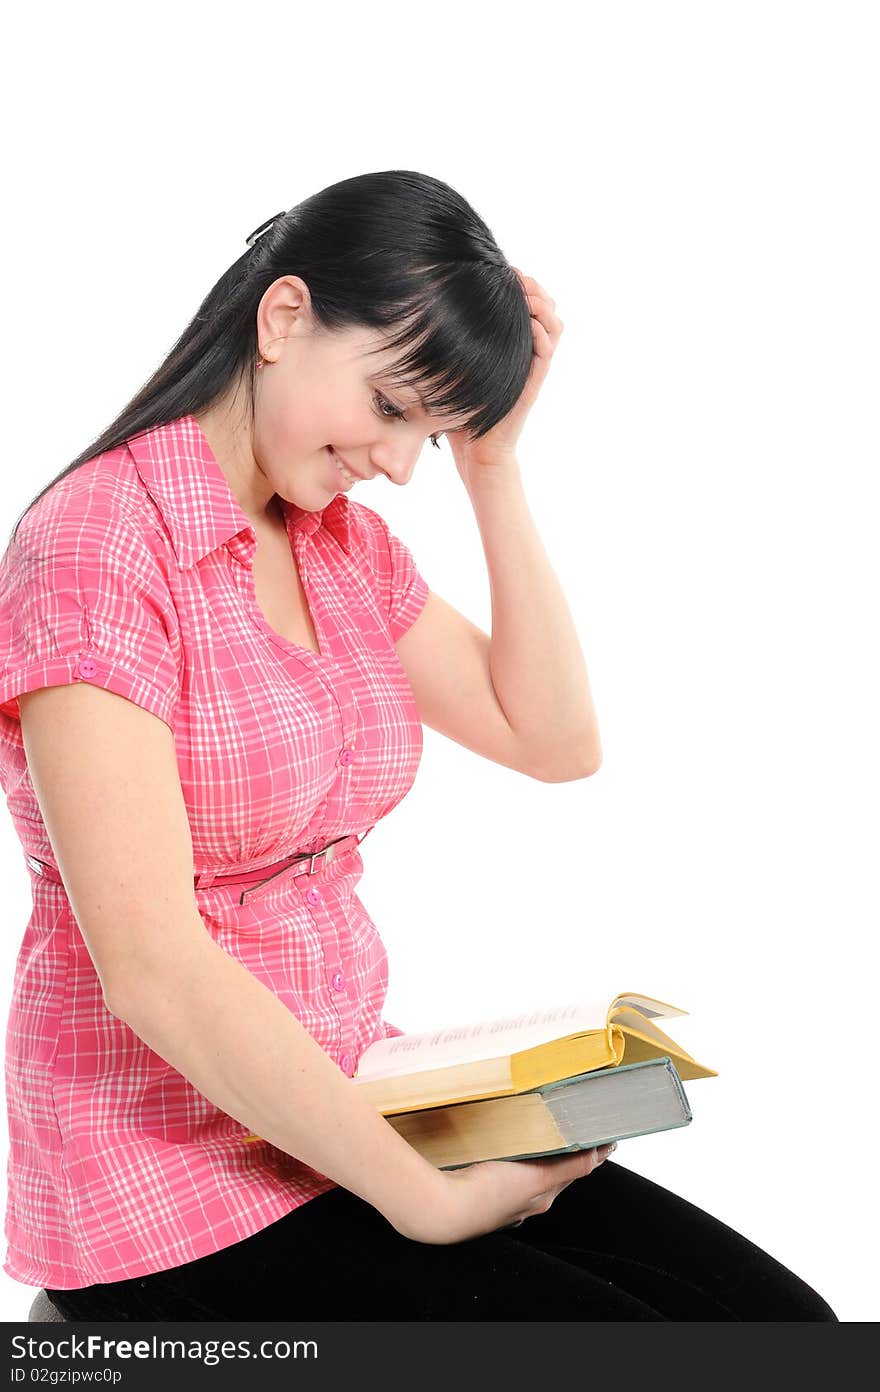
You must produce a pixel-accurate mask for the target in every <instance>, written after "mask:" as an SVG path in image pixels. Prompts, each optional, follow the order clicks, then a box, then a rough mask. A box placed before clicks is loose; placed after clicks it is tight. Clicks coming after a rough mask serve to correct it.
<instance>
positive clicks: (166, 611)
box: [0, 517, 180, 725]
mask: <svg viewBox="0 0 880 1392" xmlns="http://www.w3.org/2000/svg"><path fill="white" fill-rule="evenodd" d="M64 542H65V543H66V545H64V544H63V545H62V547H61V548H60V549H57V550H56V549H53V548H52V547H50V546H49V545H48V544H47V541H46V537H45V536H42V537H40V536H39V535H38V536H37V537H30V538H29V539H28V540H25V541H23V542H19V541H17V540H13V541H12V542H11V543H10V545H9V547H8V548H7V550H6V552H5V553H4V555H3V557H2V560H0V716H5V717H8V718H12V719H14V720H19V719H20V715H21V712H20V707H19V703H18V697H19V696H20V695H21V694H22V693H24V692H26V691H35V690H37V688H39V687H42V686H63V685H67V684H68V683H73V682H81V681H86V682H91V683H92V684H93V685H95V686H103V687H104V688H105V689H106V690H107V691H114V692H116V693H117V694H118V695H120V696H125V697H126V698H127V699H128V700H129V701H133V702H134V703H135V704H136V705H139V706H143V708H144V709H145V710H148V711H151V712H152V714H154V715H157V716H158V717H159V719H160V720H163V721H165V723H166V724H168V725H172V721H173V712H174V706H175V703H176V701H177V698H178V695H179V690H180V686H179V664H178V654H179V651H180V643H179V629H178V626H177V622H176V610H175V608H174V603H173V599H172V596H171V591H170V589H169V586H168V582H167V580H166V579H165V576H164V572H163V567H162V565H161V564H160V561H159V559H158V557H157V555H156V552H155V550H154V545H153V542H152V540H151V538H149V537H148V536H145V535H143V534H142V533H141V532H140V531H139V530H138V528H137V527H136V526H135V524H134V523H133V522H132V521H129V520H127V519H125V518H121V517H120V518H117V519H116V521H115V523H113V522H112V520H111V519H109V518H108V520H107V523H106V525H105V526H102V527H101V528H100V529H97V528H94V527H91V528H89V529H83V532H82V533H81V535H80V536H79V538H78V544H77V545H76V548H75V549H67V548H68V547H69V545H70V534H69V533H68V535H67V536H66V537H65V538H64Z"/></svg>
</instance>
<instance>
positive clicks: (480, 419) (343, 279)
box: [12, 169, 533, 540]
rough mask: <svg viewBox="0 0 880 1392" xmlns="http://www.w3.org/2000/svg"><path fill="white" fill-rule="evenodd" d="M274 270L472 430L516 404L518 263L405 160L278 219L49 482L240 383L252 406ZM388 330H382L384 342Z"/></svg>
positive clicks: (456, 199) (451, 193)
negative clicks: (372, 334)
mask: <svg viewBox="0 0 880 1392" xmlns="http://www.w3.org/2000/svg"><path fill="white" fill-rule="evenodd" d="M284 275H298V276H301V277H302V279H303V280H304V281H305V283H306V284H307V286H308V288H309V293H310V296H311V303H312V309H313V312H314V315H315V320H316V323H317V324H318V327H319V329H321V330H326V331H330V332H332V331H333V330H337V329H347V328H351V327H362V326H366V327H368V328H373V329H376V330H379V331H382V335H383V338H382V346H383V347H385V348H390V349H391V350H392V351H394V352H395V353H397V352H398V351H402V350H407V351H406V352H403V355H402V357H400V358H395V367H394V371H393V372H391V373H390V374H388V375H389V377H390V379H391V380H392V381H396V382H397V383H398V384H400V385H407V386H412V387H415V388H416V390H419V389H420V394H421V396H422V398H423V400H424V402H425V407H426V409H427V410H428V411H429V412H431V413H436V414H439V415H444V414H449V415H452V416H454V417H455V418H458V417H462V419H463V420H466V421H467V426H466V427H462V428H466V429H467V431H468V433H469V435H470V437H471V438H472V439H475V440H477V439H480V438H482V436H483V435H485V434H486V433H487V431H489V430H491V428H492V427H493V426H494V425H496V424H497V423H498V421H500V420H501V419H502V418H503V417H504V416H506V415H507V413H508V412H509V411H510V410H511V409H512V408H513V406H514V404H515V402H516V400H517V398H518V397H519V395H520V393H521V392H522V389H523V387H524V386H525V382H526V378H527V376H528V372H529V368H530V365H531V360H532V341H533V340H532V331H531V322H530V314H529V305H528V301H527V299H526V296H525V292H524V291H523V288H522V285H521V283H520V281H519V279H518V277H517V275H516V272H515V271H514V270H513V269H512V268H511V267H510V265H509V264H508V262H507V261H506V260H505V258H504V256H503V255H502V253H501V251H500V250H499V248H498V245H497V243H496V242H495V239H494V237H493V236H492V233H491V232H490V231H489V228H488V227H487V226H486V224H485V222H484V221H483V220H482V218H480V217H479V216H478V214H477V213H476V212H475V211H474V209H473V208H472V207H471V206H470V204H469V203H468V202H467V201H466V199H464V198H463V197H462V196H461V194H459V193H456V191H455V189H453V188H451V187H450V186H449V184H446V183H443V181H442V180H440V179H434V178H431V177H430V175H427V174H419V173H417V172H416V171H414V170H411V169H389V170H384V171H380V172H377V173H371V174H360V175H358V176H356V177H355V178H351V179H343V180H342V181H341V182H340V183H336V184H331V185H330V186H329V187H328V188H325V189H322V190H321V192H320V193H316V194H313V195H312V196H311V197H310V198H306V199H304V200H303V202H302V203H298V204H296V206H295V207H293V208H291V209H290V210H289V211H288V212H286V213H283V214H280V215H278V216H277V217H276V219H275V221H274V222H273V223H272V225H271V226H270V227H269V229H268V230H267V231H265V232H263V233H262V234H261V235H260V236H259V237H258V238H257V239H256V241H255V242H254V243H253V245H251V246H249V247H248V249H247V250H246V251H244V252H243V253H242V255H241V256H240V257H239V258H238V260H237V261H234V262H233V264H232V265H231V266H230V267H229V269H228V270H226V271H224V273H223V275H222V276H221V277H220V279H219V280H218V281H217V283H216V284H215V285H214V286H212V288H211V289H210V290H209V291H208V294H207V295H206V296H205V298H204V300H203V301H202V303H201V304H200V305H199V308H198V310H197V311H196V313H195V315H194V316H193V318H192V319H191V320H190V322H189V324H187V326H186V328H185V329H184V331H183V333H182V334H181V335H180V337H179V338H178V339H177V342H176V343H175V344H174V345H173V347H172V348H171V351H170V352H169V353H168V356H167V357H166V358H165V360H164V362H162V363H161V364H160V365H159V367H158V368H157V369H156V371H155V372H154V373H153V375H152V377H150V379H149V380H148V381H147V382H146V383H145V385H144V386H143V387H141V389H140V391H139V392H138V393H137V395H136V396H134V397H133V398H132V399H131V401H129V403H128V405H127V406H125V407H124V408H123V409H122V411H121V412H120V413H119V415H118V416H117V417H116V419H115V420H114V421H113V423H112V424H111V425H109V426H108V427H107V429H106V430H105V431H104V432H103V434H101V435H99V436H98V438H97V439H96V440H95V441H94V442H93V443H92V444H91V445H90V446H89V447H88V449H86V450H84V451H83V453H82V454H80V455H78V456H77V458H76V459H74V461H73V463H72V464H68V466H67V468H66V469H63V470H62V471H61V473H60V474H58V475H56V477H55V478H54V479H52V480H50V482H49V483H47V484H46V486H45V488H43V489H42V490H41V491H40V492H39V493H38V494H37V496H36V498H34V499H32V501H31V502H30V503H29V504H28V505H27V507H26V508H25V510H24V512H23V513H22V514H21V516H20V517H19V518H18V520H17V521H16V523H15V526H14V527H13V530H12V539H13V540H14V539H15V537H16V534H17V531H18V527H19V524H20V523H21V521H22V519H23V518H24V517H25V516H26V514H27V513H28V512H29V511H30V509H31V508H32V507H33V506H34V504H35V503H37V502H38V501H39V500H40V498H42V497H43V495H44V494H45V493H46V492H48V490H49V489H50V488H51V487H53V485H54V484H56V483H58V482H59V481H60V480H61V479H63V478H65V477H66V476H67V475H68V474H70V473H72V472H73V470H74V469H77V468H79V466H80V465H81V464H85V463H86V462H87V461H88V460H89V459H93V458H94V457H95V456H96V455H98V454H102V453H104V452H105V451H108V450H111V449H115V448H116V447H117V446H118V445H120V444H123V443H124V442H125V441H126V440H128V439H129V438H131V437H132V436H135V435H139V434H141V433H142V432H144V431H147V430H152V429H154V428H155V427H157V426H159V425H164V424H165V423H167V422H168V421H172V420H176V419H177V418H178V417H179V416H184V415H190V414H195V413H197V412H199V411H201V410H204V409H205V408H206V407H208V406H210V405H211V404H212V403H213V402H215V401H216V400H217V399H218V398H220V397H222V396H223V394H224V393H225V391H226V390H227V388H231V387H232V384H233V379H235V378H236V377H237V378H238V383H239V384H240V383H241V382H242V381H244V382H245V383H246V388H247V401H248V409H249V411H250V415H251V419H252V418H253V407H254V379H255V375H256V371H255V368H256V358H257V329H256V315H257V310H258V308H259V305H260V301H261V299H262V297H263V295H264V294H265V292H266V290H267V289H268V288H269V286H270V285H271V284H272V283H273V282H274V281H275V280H277V279H278V278H279V277H280V276H284ZM386 335H388V336H387V337H386Z"/></svg>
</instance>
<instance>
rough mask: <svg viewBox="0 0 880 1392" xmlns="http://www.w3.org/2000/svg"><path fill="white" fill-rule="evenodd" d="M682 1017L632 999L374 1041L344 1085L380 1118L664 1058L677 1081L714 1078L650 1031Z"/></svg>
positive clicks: (660, 1004) (632, 995) (649, 1000)
mask: <svg viewBox="0 0 880 1392" xmlns="http://www.w3.org/2000/svg"><path fill="white" fill-rule="evenodd" d="M687 1013H688V1012H687V1011H686V1010H681V1009H679V1008H678V1006H675V1005H668V1004H666V1002H665V1001H659V1000H655V999H654V998H653V997H651V996H645V995H641V994H638V993H636V992H635V991H625V992H623V993H622V994H620V995H618V996H615V997H614V998H613V1000H612V1001H611V1002H610V1004H609V1003H608V1002H607V1001H600V1000H592V1001H579V1002H576V1003H575V1004H573V1005H563V1006H558V1007H552V1008H550V1009H546V1010H537V1011H533V1012H531V1013H527V1014H524V1015H511V1016H507V1017H505V1018H502V1019H497V1020H486V1021H482V1022H480V1023H477V1024H472V1025H457V1026H454V1027H452V1028H449V1029H441V1030H428V1031H425V1032H424V1033H420V1034H400V1035H394V1036H392V1038H390V1039H377V1040H375V1041H374V1043H372V1044H370V1046H369V1047H368V1048H367V1049H365V1050H364V1052H363V1054H362V1055H361V1057H360V1060H359V1063H358V1068H357V1072H356V1074H355V1076H354V1078H353V1079H352V1082H353V1083H354V1085H355V1086H356V1087H357V1088H359V1089H360V1090H361V1091H362V1092H363V1093H364V1095H365V1096H366V1098H367V1100H368V1101H369V1102H371V1103H372V1104H373V1106H374V1107H375V1108H376V1110H377V1111H379V1112H381V1113H382V1114H383V1115H384V1116H393V1115H395V1114H396V1113H399V1112H413V1111H418V1110H419V1109H421V1108H423V1107H443V1106H449V1105H451V1104H453V1103H457V1102H475V1101H477V1100H479V1099H481V1098H490V1097H506V1096H511V1095H514V1094H516V1093H521V1092H527V1091H529V1090H530V1089H533V1088H537V1087H541V1086H543V1085H544V1084H546V1083H554V1082H559V1081H560V1079H563V1078H573V1077H575V1076H576V1075H577V1074H580V1073H592V1072H594V1071H595V1070H597V1069H600V1068H614V1067H616V1066H617V1065H619V1064H620V1063H622V1062H623V1060H624V1058H625V1059H626V1062H627V1063H640V1062H643V1061H644V1060H647V1059H656V1058H663V1057H666V1058H669V1059H671V1060H672V1062H673V1063H674V1065H675V1068H676V1071H677V1073H678V1076H679V1077H680V1078H682V1079H684V1080H687V1079H690V1078H714V1077H717V1076H718V1075H717V1073H716V1072H715V1070H714V1069H712V1068H706V1067H705V1066H704V1065H703V1064H701V1063H697V1061H696V1059H694V1058H692V1057H691V1055H690V1054H688V1053H687V1052H686V1051H685V1050H684V1049H682V1048H681V1046H680V1045H678V1044H676V1043H675V1041H674V1040H672V1039H670V1038H669V1036H668V1035H667V1034H664V1032H663V1031H662V1030H661V1029H659V1028H658V1026H657V1025H656V1024H655V1023H654V1021H655V1020H656V1019H658V1018H660V1017H664V1016H673V1015H686V1014H687Z"/></svg>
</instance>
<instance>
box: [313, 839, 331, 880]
mask: <svg viewBox="0 0 880 1392" xmlns="http://www.w3.org/2000/svg"><path fill="white" fill-rule="evenodd" d="M335 852H336V843H335V842H332V841H331V843H330V845H329V846H322V847H321V849H320V851H315V853H314V855H311V856H309V869H308V874H310V875H314V873H315V861H316V860H317V859H318V857H319V856H324V857H325V860H324V864H325V866H326V865H329V864H330V862H331V860H332V859H333V856H334V854H335Z"/></svg>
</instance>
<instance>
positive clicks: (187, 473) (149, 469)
mask: <svg viewBox="0 0 880 1392" xmlns="http://www.w3.org/2000/svg"><path fill="white" fill-rule="evenodd" d="M126 443H127V445H128V448H129V450H130V451H131V454H132V457H133V459H134V463H135V468H136V469H137V472H138V474H139V475H140V478H141V480H142V482H143V484H144V487H145V488H146V490H147V492H148V493H149V495H150V497H151V498H152V499H153V502H154V503H155V504H156V506H157V508H158V509H159V511H160V512H161V514H162V517H163V519H164V522H165V525H166V527H167V528H168V533H169V536H170V537H171V543H172V545H173V547H174V553H175V555H176V557H177V562H178V565H179V567H180V568H181V569H186V568H188V567H189V566H193V565H196V563H197V562H198V561H200V560H202V559H203V557H205V556H207V555H209V554H210V552H212V551H214V550H216V548H217V547H218V546H222V545H224V544H225V543H226V542H228V541H230V540H231V539H232V537H234V536H236V535H237V534H238V532H240V531H242V529H243V528H250V529H251V530H253V524H252V523H251V521H250V519H249V518H248V517H247V515H246V514H245V513H244V512H243V511H242V509H241V508H240V507H239V505H238V502H237V501H236V498H235V494H234V493H233V492H232V489H231V488H230V487H229V484H228V482H227V479H226V475H225V474H224V473H223V470H222V469H221V468H220V465H219V464H218V463H217V459H216V457H215V455H214V452H213V450H212V449H211V446H210V445H209V444H208V441H207V438H206V436H205V434H204V432H203V431H202V428H201V426H200V425H199V423H198V421H197V420H196V419H195V417H194V416H192V415H186V416H180V417H178V419H177V420H173V421H169V422H168V423H167V424H165V425H158V426H155V427H154V428H153V429H152V430H147V431H144V432H143V433H142V434H140V435H135V436H133V437H132V438H131V439H129V440H128V441H127V442H126ZM279 500H280V502H281V505H282V508H283V510H284V514H285V517H286V519H287V525H288V530H289V531H299V532H302V533H304V534H305V535H306V536H311V534H312V533H313V532H315V531H317V529H318V527H321V526H323V527H324V528H325V529H326V530H327V531H328V532H330V534H331V535H332V536H333V537H334V538H335V539H336V541H338V542H339V545H340V546H341V547H342V548H343V550H345V551H346V552H347V553H348V554H350V516H349V500H348V498H347V497H346V496H345V494H344V493H337V494H336V496H335V497H334V498H333V499H332V501H331V502H329V503H328V504H327V506H326V507H323V508H321V509H320V510H319V511H318V512H307V511H306V510H305V509H303V508H301V507H298V506H297V504H296V503H289V502H287V500H286V499H284V498H281V496H280V494H279Z"/></svg>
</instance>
